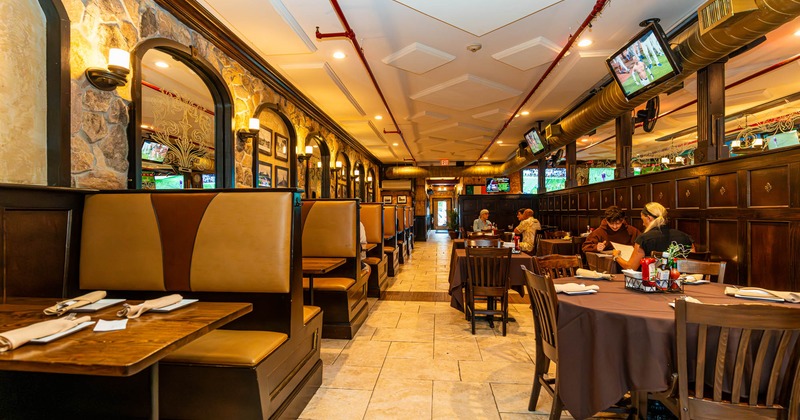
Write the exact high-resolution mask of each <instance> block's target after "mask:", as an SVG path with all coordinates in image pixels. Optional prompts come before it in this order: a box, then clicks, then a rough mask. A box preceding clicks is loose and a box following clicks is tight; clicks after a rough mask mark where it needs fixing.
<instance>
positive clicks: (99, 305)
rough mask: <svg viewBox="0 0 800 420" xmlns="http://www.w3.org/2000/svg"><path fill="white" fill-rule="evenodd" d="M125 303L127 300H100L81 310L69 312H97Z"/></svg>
mask: <svg viewBox="0 0 800 420" xmlns="http://www.w3.org/2000/svg"><path fill="white" fill-rule="evenodd" d="M121 302H125V299H100V300H98V301H97V302H95V303H91V304H89V305H86V306H81V307H80V308H75V309H70V310H69V312H97V311H99V310H101V309H104V308H108V307H109V306H112V305H116V304H118V303H121Z"/></svg>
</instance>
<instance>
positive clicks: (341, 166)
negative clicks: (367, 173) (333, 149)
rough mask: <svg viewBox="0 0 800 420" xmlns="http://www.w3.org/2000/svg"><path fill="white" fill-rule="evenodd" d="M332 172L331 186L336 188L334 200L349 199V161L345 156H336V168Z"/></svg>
mask: <svg viewBox="0 0 800 420" xmlns="http://www.w3.org/2000/svg"><path fill="white" fill-rule="evenodd" d="M334 169H335V170H334V171H333V175H334V177H333V179H334V183H333V185H334V186H335V187H336V194H335V196H334V197H335V198H348V197H350V159H349V158H348V157H347V155H346V154H344V153H341V152H339V154H338V155H337V156H336V166H335V168H334Z"/></svg>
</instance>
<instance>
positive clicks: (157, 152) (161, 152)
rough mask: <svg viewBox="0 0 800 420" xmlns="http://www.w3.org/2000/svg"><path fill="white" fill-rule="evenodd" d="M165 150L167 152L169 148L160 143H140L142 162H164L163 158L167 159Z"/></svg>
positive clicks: (147, 141) (146, 141)
mask: <svg viewBox="0 0 800 420" xmlns="http://www.w3.org/2000/svg"><path fill="white" fill-rule="evenodd" d="M167 150H169V147H167V146H165V145H163V144H161V143H156V142H154V141H149V140H145V141H144V143H142V160H149V161H152V162H158V163H161V162H164V158H165V157H167Z"/></svg>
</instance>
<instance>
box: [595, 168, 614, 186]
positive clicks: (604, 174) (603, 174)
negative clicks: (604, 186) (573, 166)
mask: <svg viewBox="0 0 800 420" xmlns="http://www.w3.org/2000/svg"><path fill="white" fill-rule="evenodd" d="M612 179H614V168H589V184H596V183H598V182H606V181H611V180H612Z"/></svg>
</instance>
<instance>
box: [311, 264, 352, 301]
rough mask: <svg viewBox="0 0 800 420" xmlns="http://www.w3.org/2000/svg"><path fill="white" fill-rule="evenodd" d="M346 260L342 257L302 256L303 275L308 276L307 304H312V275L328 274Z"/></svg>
mask: <svg viewBox="0 0 800 420" xmlns="http://www.w3.org/2000/svg"><path fill="white" fill-rule="evenodd" d="M346 261H347V260H346V259H344V258H324V257H303V275H304V276H308V300H309V302H308V303H309V305H313V304H314V276H321V275H323V274H328V273H330V272H331V271H333V270H335V269H337V268H339V267H341V266H343V265H344V263H345V262H346Z"/></svg>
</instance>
